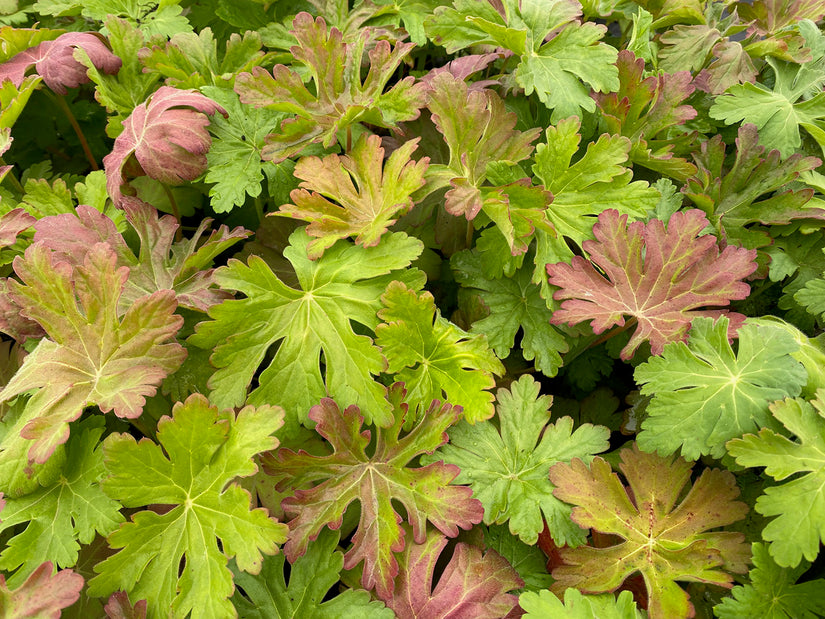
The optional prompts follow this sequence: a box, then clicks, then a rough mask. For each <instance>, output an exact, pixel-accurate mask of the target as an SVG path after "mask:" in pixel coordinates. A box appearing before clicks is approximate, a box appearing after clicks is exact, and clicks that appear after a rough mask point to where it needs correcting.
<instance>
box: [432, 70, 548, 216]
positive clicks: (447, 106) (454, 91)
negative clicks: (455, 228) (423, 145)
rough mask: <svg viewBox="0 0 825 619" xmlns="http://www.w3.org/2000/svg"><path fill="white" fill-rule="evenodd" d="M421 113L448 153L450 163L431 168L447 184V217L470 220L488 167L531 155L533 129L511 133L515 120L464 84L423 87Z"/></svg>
mask: <svg viewBox="0 0 825 619" xmlns="http://www.w3.org/2000/svg"><path fill="white" fill-rule="evenodd" d="M429 87H430V90H429V91H428V95H427V97H428V98H427V107H428V108H429V109H430V111H431V112H432V120H433V122H434V123H435V125H436V127H437V128H438V130H439V131H440V132H441V134H442V135H443V136H444V140H445V141H446V142H447V146H449V148H450V162H449V164H448V165H447V166H446V169H444V166H431V171H432V172H436V171H437V172H439V173H441V174H442V175H443V176H444V177H445V178H446V180H447V182H449V185H450V187H451V188H450V189H449V190H448V191H447V195H446V196H445V198H446V200H445V204H444V206H445V208H446V209H447V212H449V213H451V214H452V215H456V216H459V215H464V216H465V217H466V218H467V219H473V218H474V217H475V216H476V215H478V212H479V211H480V210H481V208H482V206H483V205H484V199H483V196H482V193H481V190H480V187H481V186H482V184H483V183H484V181H485V180H486V178H487V165H488V164H489V163H491V162H494V161H500V162H504V163H508V164H514V163H517V162H519V161H521V160H522V159H526V158H527V157H529V156H530V153H531V152H532V151H533V147H532V146H531V143H532V142H533V140H535V139H536V138H537V137H538V135H539V133H540V130H539V129H531V130H529V131H524V132H522V131H518V130H516V129H514V127H515V126H516V121H517V117H516V115H515V114H513V113H511V112H508V111H506V109H505V108H504V102H503V101H502V100H501V98H500V97H499V96H498V95H497V94H495V93H494V92H493V91H492V90H486V89H485V90H478V89H470V87H469V86H468V85H467V83H466V82H464V80H460V79H457V78H455V77H453V76H452V75H450V74H449V73H446V72H445V73H439V74H438V75H436V76H435V77H434V78H433V79H432V80H431V81H430V82H429Z"/></svg>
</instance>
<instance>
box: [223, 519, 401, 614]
mask: <svg viewBox="0 0 825 619" xmlns="http://www.w3.org/2000/svg"><path fill="white" fill-rule="evenodd" d="M339 535H340V534H339V533H338V532H337V531H332V530H330V529H324V530H323V531H321V533H320V534H319V535H318V539H317V540H315V541H314V542H313V543H312V544H310V545H309V549H308V550H307V553H306V554H305V555H304V556H302V557H299V558H298V559H296V560H295V561H294V562H293V563H292V564H291V565H289V584H287V582H286V574H285V573H284V567H285V561H284V556H283V555H282V554H278V555H275V556H272V557H266V559H265V560H264V565H263V569H262V570H261V572H260V574H256V575H254V576H253V575H250V574H247V573H245V572H241V571H237V570H233V572H234V575H235V585H236V587H242V588H243V591H244V594H242V593H241V592H240V591H238V590H237V589H236V590H235V595H234V596H233V597H232V603H233V604H234V605H235V608H236V609H237V611H238V615H239V616H240V617H241V619H293V618H294V617H301V618H302V619H304V618H306V619H344V618H345V617H353V618H354V617H358V618H359V619H373V618H375V619H392V618H393V617H395V614H394V613H393V612H392V611H391V610H389V609H388V608H386V607H385V606H384V605H383V604H382V603H381V602H378V601H372V600H371V599H370V595H369V593H367V592H366V591H363V590H358V589H347V590H346V591H344V592H343V593H341V594H339V595H336V596H335V597H333V598H331V599H326V597H327V593H328V592H329V590H330V589H331V588H332V587H334V586H335V585H336V584H337V583H338V579H339V577H340V572H341V568H342V567H343V565H344V555H343V554H342V553H341V552H340V551H339V550H338V537H339Z"/></svg>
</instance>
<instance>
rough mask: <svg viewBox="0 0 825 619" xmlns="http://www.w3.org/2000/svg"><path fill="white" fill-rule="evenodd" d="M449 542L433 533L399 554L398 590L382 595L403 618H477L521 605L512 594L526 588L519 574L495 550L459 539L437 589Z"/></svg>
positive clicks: (495, 618)
mask: <svg viewBox="0 0 825 619" xmlns="http://www.w3.org/2000/svg"><path fill="white" fill-rule="evenodd" d="M448 541H449V540H448V539H447V538H446V537H444V536H443V535H441V534H440V533H438V532H436V531H433V532H431V533H430V534H429V535H428V536H427V539H426V541H424V543H422V544H407V547H406V548H404V552H403V553H402V554H401V555H400V556H399V563H400V565H401V569H400V571H399V572H398V576H396V578H395V589H394V590H393V593H392V595H391V596H389V597H385V598H382V599H383V600H384V602H385V603H386V604H387V606H388V607H390V608H391V609H392V610H393V611H394V612H395V614H396V616H397V617H398V619H442V618H443V617H468V618H469V617H472V618H473V619H500V617H505V616H506V615H507V614H508V613H509V612H510V611H512V610H513V609H514V608H515V607H516V606H517V605H518V597H517V596H515V595H513V594H510V593H507V592H508V591H512V590H513V589H519V588H521V587H523V586H524V581H523V580H522V579H521V578H519V575H518V573H517V572H516V570H514V569H513V567H512V566H511V565H510V564H509V563H508V562H507V560H506V559H505V558H504V557H502V556H501V555H500V554H498V553H497V552H496V551H495V550H488V551H487V552H486V553H485V552H482V551H481V549H480V548H476V547H475V546H471V545H469V544H464V543H459V544H457V545H456V546H455V548H454V549H453V551H452V557H451V558H450V562H449V563H448V564H447V567H446V568H444V571H443V572H442V574H441V577H440V578H439V579H438V584H437V585H436V586H435V589H433V576H434V574H433V572H434V571H435V567H436V562H437V561H438V560H439V556H440V555H441V553H442V551H443V550H444V547H445V546H446V545H447V542H448Z"/></svg>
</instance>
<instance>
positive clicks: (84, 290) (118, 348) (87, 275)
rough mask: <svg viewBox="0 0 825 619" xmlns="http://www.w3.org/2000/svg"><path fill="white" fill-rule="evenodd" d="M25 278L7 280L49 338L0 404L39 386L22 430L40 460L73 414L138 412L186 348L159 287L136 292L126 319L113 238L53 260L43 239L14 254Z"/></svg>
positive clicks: (167, 295)
mask: <svg viewBox="0 0 825 619" xmlns="http://www.w3.org/2000/svg"><path fill="white" fill-rule="evenodd" d="M14 267H15V271H16V272H17V274H18V275H19V276H20V278H21V279H22V280H23V284H20V283H18V282H10V283H9V286H10V290H11V294H12V297H13V298H14V300H15V302H16V303H17V304H18V305H19V306H20V307H21V308H22V310H23V312H24V313H25V314H26V315H27V316H29V317H30V318H32V319H33V320H35V321H37V322H38V323H39V324H40V325H41V326H42V327H43V328H44V330H45V331H46V333H47V335H48V338H47V339H44V340H42V341H41V342H40V343H39V345H38V346H37V348H36V349H35V350H34V351H33V352H32V353H31V354H30V355H29V356H28V357H26V360H25V361H24V362H23V366H22V367H21V368H20V370H19V371H18V372H17V374H15V375H14V377H13V378H12V379H11V380H10V381H9V382H8V383H7V384H6V386H5V388H4V389H3V390H2V391H0V402H4V401H8V400H10V399H12V398H13V397H15V396H17V395H19V394H21V393H24V392H26V391H28V390H30V389H37V391H36V393H35V394H34V395H33V396H32V397H31V398H30V399H29V401H28V403H27V404H26V409H25V411H24V413H23V415H24V416H25V417H26V418H27V420H28V422H27V424H26V426H25V427H24V428H23V431H22V435H23V437H24V438H26V439H31V440H32V441H33V443H32V446H31V448H30V449H29V460H30V461H34V462H45V461H46V460H47V459H48V458H49V456H50V455H51V453H52V451H54V448H55V447H56V446H57V445H60V444H62V443H65V442H66V439H67V438H68V437H69V422H70V421H73V420H75V419H77V418H78V417H79V416H80V414H81V413H82V412H83V409H84V408H85V407H86V406H89V405H91V404H96V405H97V406H98V407H100V410H101V411H103V412H104V413H106V412H109V411H112V410H114V412H115V414H116V415H117V416H118V417H126V418H129V419H132V418H135V417H138V416H140V414H141V412H142V410H143V405H144V403H145V400H146V397H147V396H151V395H154V393H155V391H156V390H157V386H158V385H159V384H160V382H161V381H162V380H163V378H164V377H165V376H166V375H167V374H170V373H171V372H173V371H175V370H176V369H177V368H178V367H179V366H180V364H181V362H182V361H183V357H184V355H185V353H184V350H183V347H181V346H180V345H179V344H177V343H164V342H167V341H168V340H169V339H170V338H172V337H174V335H175V333H177V331H178V329H180V327H181V325H182V324H183V319H182V318H180V317H179V316H174V315H173V312H174V311H175V306H176V304H175V298H174V297H175V295H174V293H173V292H172V291H169V290H164V291H158V292H154V293H152V294H150V295H145V296H143V297H141V298H139V299H137V300H136V301H135V302H134V303H133V304H132V306H131V307H130V308H129V310H128V311H127V312H126V314H125V315H124V316H123V318H118V313H117V306H118V300H119V298H120V296H121V293H122V291H123V287H124V283H125V281H126V278H127V277H128V271H129V270H128V268H126V267H120V268H118V267H116V256H115V253H114V252H113V251H112V249H111V248H110V247H109V245H106V244H104V243H97V244H95V245H94V246H93V247H92V248H91V250H90V251H89V252H88V254H87V255H86V257H85V259H84V262H83V264H82V265H79V266H77V267H76V268H74V269H73V268H72V267H71V266H70V265H69V264H67V263H65V262H61V261H58V260H56V259H55V257H54V255H53V254H52V252H51V251H50V250H49V249H48V248H46V247H45V246H44V245H43V244H42V243H35V244H34V245H32V246H30V247H29V248H28V249H27V250H26V254H25V257H24V258H19V257H18V258H16V259H15V261H14Z"/></svg>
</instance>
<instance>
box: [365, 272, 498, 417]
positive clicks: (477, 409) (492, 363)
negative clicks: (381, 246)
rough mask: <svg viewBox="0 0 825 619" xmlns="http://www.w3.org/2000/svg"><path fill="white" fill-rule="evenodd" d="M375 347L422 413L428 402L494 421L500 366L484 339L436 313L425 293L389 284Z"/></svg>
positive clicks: (429, 297)
mask: <svg viewBox="0 0 825 619" xmlns="http://www.w3.org/2000/svg"><path fill="white" fill-rule="evenodd" d="M381 303H382V304H383V306H384V307H383V308H382V309H381V310H379V311H378V317H379V318H380V319H381V320H383V321H384V322H383V323H382V324H380V325H378V326H377V327H376V328H375V338H376V340H375V341H376V344H378V345H379V346H380V347H381V349H382V351H383V353H384V355H386V357H387V362H388V367H387V372H388V373H390V374H393V375H394V379H395V380H397V381H401V382H403V383H405V384H406V385H409V387H408V393H409V395H408V398H407V399H408V401H409V402H411V403H413V404H414V405H415V406H416V407H421V408H422V410H423V409H426V408H427V407H428V406H429V403H430V402H431V401H432V400H444V399H446V400H449V402H450V403H451V404H454V405H459V406H461V407H462V408H464V418H465V419H466V420H468V421H469V422H470V423H475V422H477V421H481V420H483V419H487V418H489V417H492V415H493V412H494V409H493V394H491V393H490V392H489V391H487V390H488V389H492V388H493V387H495V384H496V383H495V379H494V378H493V374H495V375H497V376H501V375H502V374H504V366H503V365H502V364H501V361H499V360H498V358H497V357H496V356H495V354H493V352H492V351H491V350H490V348H489V347H488V345H487V341H486V340H487V338H486V337H485V336H483V335H475V336H470V334H468V333H466V332H465V331H463V330H461V329H459V328H458V327H457V326H456V325H454V324H453V323H452V322H450V321H449V320H447V319H445V318H443V317H442V316H441V312H440V311H439V310H438V309H436V306H435V300H434V299H433V296H432V295H431V294H430V293H429V292H423V293H422V294H421V295H420V296H419V295H418V294H416V291H415V290H411V289H410V288H408V287H407V286H405V285H404V284H403V283H402V282H392V283H390V285H389V286H387V291H386V292H385V293H384V294H383V296H382V297H381Z"/></svg>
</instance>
